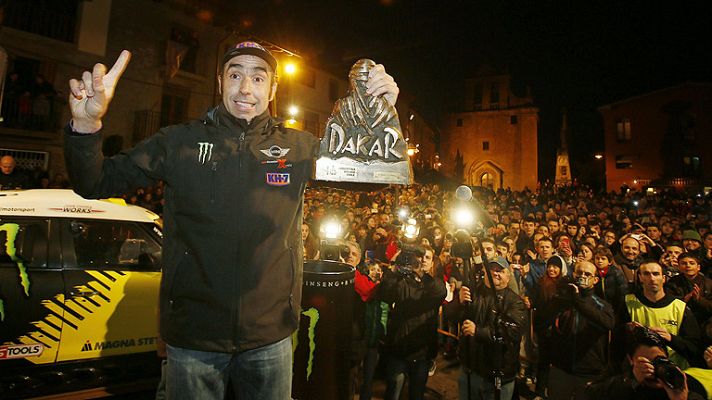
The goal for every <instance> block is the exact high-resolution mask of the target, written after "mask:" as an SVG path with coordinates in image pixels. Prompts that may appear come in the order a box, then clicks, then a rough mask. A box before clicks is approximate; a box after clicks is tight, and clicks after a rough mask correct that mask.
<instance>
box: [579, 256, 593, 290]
mask: <svg viewBox="0 0 712 400" xmlns="http://www.w3.org/2000/svg"><path fill="white" fill-rule="evenodd" d="M574 278H576V282H577V283H576V285H577V286H578V287H579V288H581V289H590V288H592V287H593V286H594V285H595V284H596V283H598V277H597V276H596V266H595V265H593V264H591V263H590V262H588V261H581V262H579V263H577V264H576V266H575V267H574Z"/></svg>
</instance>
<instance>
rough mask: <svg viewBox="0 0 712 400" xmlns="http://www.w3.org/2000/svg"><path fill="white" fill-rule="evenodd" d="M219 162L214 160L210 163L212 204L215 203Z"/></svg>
mask: <svg viewBox="0 0 712 400" xmlns="http://www.w3.org/2000/svg"><path fill="white" fill-rule="evenodd" d="M217 170H218V162H217V161H213V162H212V164H211V165H210V204H215V192H216V188H215V187H216V186H217V175H218V174H217Z"/></svg>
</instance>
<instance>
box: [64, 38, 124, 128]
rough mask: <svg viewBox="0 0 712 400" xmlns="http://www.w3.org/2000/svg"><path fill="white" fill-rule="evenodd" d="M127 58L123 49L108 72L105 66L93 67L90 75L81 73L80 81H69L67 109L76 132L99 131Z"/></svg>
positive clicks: (87, 72)
mask: <svg viewBox="0 0 712 400" xmlns="http://www.w3.org/2000/svg"><path fill="white" fill-rule="evenodd" d="M130 59H131V53H130V52H129V51H128V50H123V51H122V52H121V54H120V55H119V58H118V59H117V60H116V62H115V63H114V66H113V67H111V69H110V70H109V72H108V73H107V72H106V66H104V65H103V64H96V65H94V69H93V70H92V72H89V71H84V73H83V74H82V78H81V80H77V79H70V80H69V90H70V95H69V108H70V110H71V112H72V126H73V128H74V130H75V131H77V132H84V133H93V132H96V131H98V130H99V129H101V118H102V117H103V116H104V114H106V111H107V109H108V107H109V103H111V99H112V98H113V97H114V91H115V90H116V85H117V84H118V82H119V78H121V75H122V74H123V73H124V70H126V66H127V65H128V63H129V60H130Z"/></svg>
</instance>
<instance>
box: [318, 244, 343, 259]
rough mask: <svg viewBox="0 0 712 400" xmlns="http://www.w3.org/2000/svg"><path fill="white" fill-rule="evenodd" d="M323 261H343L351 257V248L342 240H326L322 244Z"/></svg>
mask: <svg viewBox="0 0 712 400" xmlns="http://www.w3.org/2000/svg"><path fill="white" fill-rule="evenodd" d="M320 254H321V259H322V260H326V261H341V260H342V259H346V258H347V257H348V255H349V246H347V245H345V244H344V243H343V242H342V241H341V240H335V239H330V240H324V241H322V242H321V249H320Z"/></svg>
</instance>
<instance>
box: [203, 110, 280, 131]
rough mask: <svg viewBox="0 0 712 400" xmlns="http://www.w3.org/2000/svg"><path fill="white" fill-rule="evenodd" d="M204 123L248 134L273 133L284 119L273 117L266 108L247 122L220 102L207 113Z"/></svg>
mask: <svg viewBox="0 0 712 400" xmlns="http://www.w3.org/2000/svg"><path fill="white" fill-rule="evenodd" d="M203 123H205V124H210V125H213V126H217V127H225V128H227V129H229V130H230V131H237V132H246V133H247V134H248V135H252V134H260V135H268V134H270V133H272V131H273V130H274V129H275V128H277V127H279V126H280V125H282V124H283V123H284V121H283V120H281V119H278V118H272V117H271V116H270V115H269V110H265V112H263V113H262V114H260V115H258V116H256V117H255V118H253V119H252V121H250V122H247V121H246V120H244V119H242V118H236V117H235V116H233V115H232V114H230V113H229V112H228V111H227V108H225V105H224V104H222V103H220V104H219V105H218V106H217V107H214V108H213V109H212V110H210V111H208V112H207V113H206V114H205V117H204V119H203Z"/></svg>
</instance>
